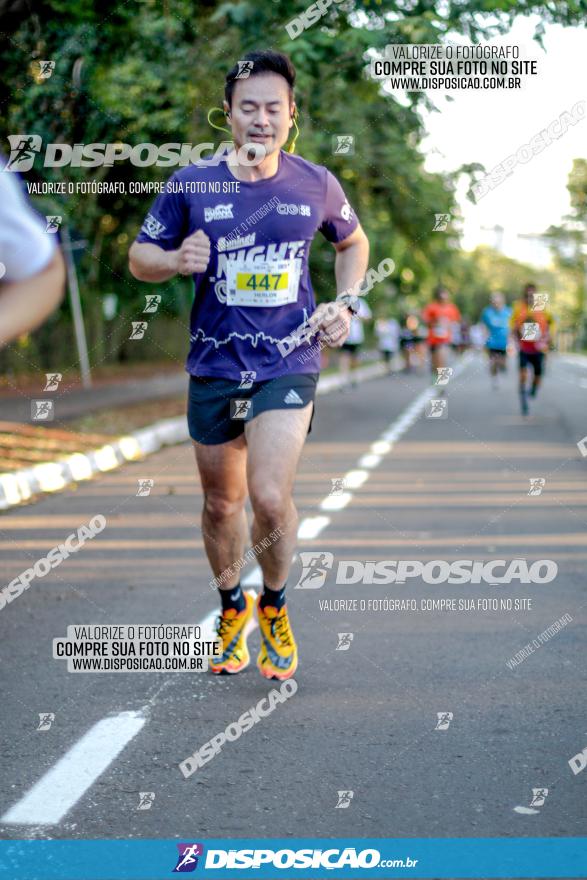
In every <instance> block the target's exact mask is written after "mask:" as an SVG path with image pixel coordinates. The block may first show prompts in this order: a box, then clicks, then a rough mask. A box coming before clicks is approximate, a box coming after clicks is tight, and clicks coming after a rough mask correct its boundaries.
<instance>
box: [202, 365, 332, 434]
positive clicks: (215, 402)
mask: <svg viewBox="0 0 587 880" xmlns="http://www.w3.org/2000/svg"><path fill="white" fill-rule="evenodd" d="M243 384H245V385H246V384H249V385H250V387H248V388H247V387H241V385H243ZM317 384H318V373H297V374H293V375H291V374H290V375H289V376H278V377H277V378H276V379H267V380H265V381H264V382H252V383H251V382H250V381H249V382H248V383H246V382H244V383H243V380H238V379H234V380H233V379H216V378H211V377H203V376H190V384H189V390H188V427H189V432H190V437H191V438H192V440H195V441H196V442H197V443H204V444H206V445H213V444H217V443H226V442H227V441H228V440H234V439H236V438H237V437H240V435H241V434H243V433H244V430H245V424H246V423H247V422H250V421H251V419H254V418H255V416H258V415H260V414H261V413H263V412H267V411H268V410H270V409H303V407H305V406H307V405H308V404H309V403H313V402H314V398H315V396H316V385H317ZM313 414H314V413H313V410H312V417H313ZM311 430H312V421H311V420H310V426H309V428H308V433H310V431H311Z"/></svg>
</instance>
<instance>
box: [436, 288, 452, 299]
mask: <svg viewBox="0 0 587 880" xmlns="http://www.w3.org/2000/svg"><path fill="white" fill-rule="evenodd" d="M443 291H446V293H448V294H449V296H450V291H449V290H448V289H447V288H446V287H445V286H444V284H437V285H436V287H435V288H434V299H440V294H441V293H442V292H443Z"/></svg>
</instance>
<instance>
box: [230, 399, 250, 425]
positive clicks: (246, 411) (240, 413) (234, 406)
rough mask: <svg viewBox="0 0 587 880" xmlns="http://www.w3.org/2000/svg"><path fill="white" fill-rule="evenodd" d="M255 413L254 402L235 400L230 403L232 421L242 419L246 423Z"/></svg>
mask: <svg viewBox="0 0 587 880" xmlns="http://www.w3.org/2000/svg"><path fill="white" fill-rule="evenodd" d="M252 413H253V401H252V400H237V399H236V398H233V399H232V400H231V401H230V418H231V419H241V421H246V419H248V418H249V417H250V416H251V415H252Z"/></svg>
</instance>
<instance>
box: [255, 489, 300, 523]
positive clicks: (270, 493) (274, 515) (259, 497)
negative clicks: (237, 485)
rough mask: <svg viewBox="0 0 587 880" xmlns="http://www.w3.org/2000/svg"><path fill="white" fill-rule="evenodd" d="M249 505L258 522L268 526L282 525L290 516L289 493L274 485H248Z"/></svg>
mask: <svg viewBox="0 0 587 880" xmlns="http://www.w3.org/2000/svg"><path fill="white" fill-rule="evenodd" d="M249 491H250V496H251V505H252V508H253V513H254V514H255V518H256V520H257V521H258V522H261V523H265V524H266V525H267V526H268V527H271V528H275V527H276V526H280V525H281V526H282V525H284V523H285V521H286V520H287V519H290V518H291V508H292V501H291V493H290V492H289V490H287V489H284V488H283V487H281V486H276V485H271V484H269V485H261V486H258V487H254V486H252V487H250V489H249Z"/></svg>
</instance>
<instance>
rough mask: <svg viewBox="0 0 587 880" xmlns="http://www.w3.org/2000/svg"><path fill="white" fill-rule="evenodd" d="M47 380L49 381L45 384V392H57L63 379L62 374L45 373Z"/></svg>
mask: <svg viewBox="0 0 587 880" xmlns="http://www.w3.org/2000/svg"><path fill="white" fill-rule="evenodd" d="M45 378H46V379H47V381H46V382H45V387H44V388H43V391H57V389H58V388H59V383H60V382H61V380H62V379H63V374H62V373H45Z"/></svg>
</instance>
